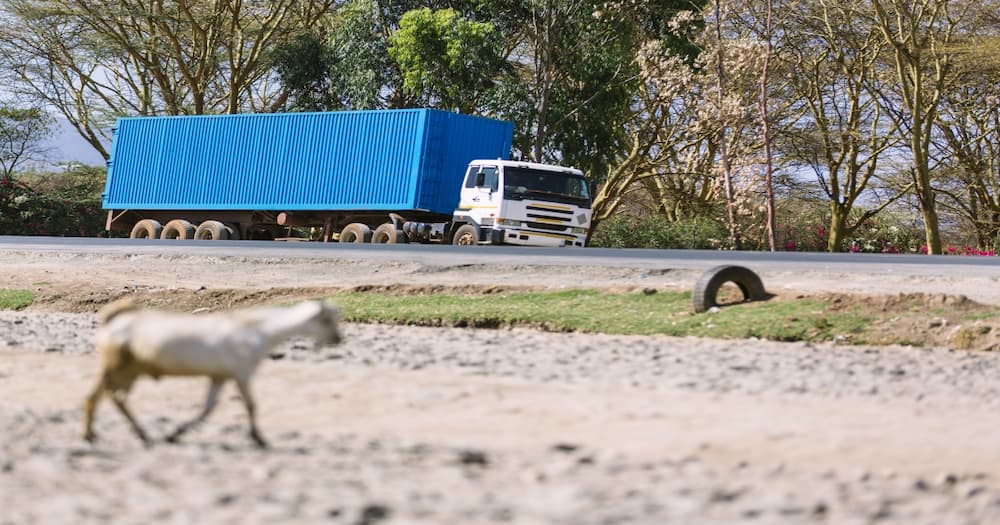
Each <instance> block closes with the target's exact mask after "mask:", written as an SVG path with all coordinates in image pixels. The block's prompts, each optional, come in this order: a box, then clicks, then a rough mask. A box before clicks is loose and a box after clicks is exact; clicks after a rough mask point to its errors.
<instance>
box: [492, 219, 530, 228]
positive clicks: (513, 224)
mask: <svg viewBox="0 0 1000 525" xmlns="http://www.w3.org/2000/svg"><path fill="white" fill-rule="evenodd" d="M497 224H498V225H500V226H507V227H509V228H523V227H524V222H523V221H519V220H516V219H503V218H500V219H497Z"/></svg>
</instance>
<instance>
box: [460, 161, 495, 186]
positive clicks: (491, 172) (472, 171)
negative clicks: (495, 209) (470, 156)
mask: <svg viewBox="0 0 1000 525" xmlns="http://www.w3.org/2000/svg"><path fill="white" fill-rule="evenodd" d="M480 173H482V177H483V182H482V187H484V188H489V189H490V191H497V188H499V184H500V173H499V170H497V167H496V166H469V173H468V174H467V175H466V177H465V187H466V188H474V187H476V179H477V178H479V174H480Z"/></svg>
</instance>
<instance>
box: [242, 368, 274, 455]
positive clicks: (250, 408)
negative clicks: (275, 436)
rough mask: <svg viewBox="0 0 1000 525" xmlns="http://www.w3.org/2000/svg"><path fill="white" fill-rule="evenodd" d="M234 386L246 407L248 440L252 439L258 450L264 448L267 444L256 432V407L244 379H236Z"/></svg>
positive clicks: (258, 432)
mask: <svg viewBox="0 0 1000 525" xmlns="http://www.w3.org/2000/svg"><path fill="white" fill-rule="evenodd" d="M236 386H237V388H239V389H240V396H241V397H243V403H244V404H245V405H246V407H247V416H248V417H249V418H250V439H253V441H254V443H256V444H257V446H258V447H260V448H266V447H267V442H266V441H264V438H262V437H261V436H260V431H258V430H257V415H256V412H257V410H256V407H255V405H254V401H253V396H252V395H250V388H249V385H248V384H247V380H246V379H236Z"/></svg>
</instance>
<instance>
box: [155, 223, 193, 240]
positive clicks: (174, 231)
mask: <svg viewBox="0 0 1000 525" xmlns="http://www.w3.org/2000/svg"><path fill="white" fill-rule="evenodd" d="M194 230H195V228H194V225H193V224H191V223H190V222H188V221H186V220H184V219H174V220H172V221H170V222H168V223H166V224H164V225H163V231H162V232H160V238H161V239H182V240H183V239H194Z"/></svg>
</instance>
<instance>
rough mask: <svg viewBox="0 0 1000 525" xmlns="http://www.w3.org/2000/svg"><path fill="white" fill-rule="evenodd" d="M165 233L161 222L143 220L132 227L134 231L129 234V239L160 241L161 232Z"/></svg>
mask: <svg viewBox="0 0 1000 525" xmlns="http://www.w3.org/2000/svg"><path fill="white" fill-rule="evenodd" d="M162 231H163V226H161V225H160V222H159V221H156V220H153V219H143V220H141V221H139V222H137V223H135V226H133V227H132V231H131V232H130V233H129V234H128V238H129V239H159V238H160V232H162Z"/></svg>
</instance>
